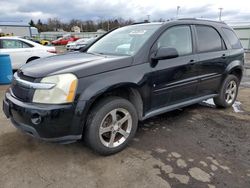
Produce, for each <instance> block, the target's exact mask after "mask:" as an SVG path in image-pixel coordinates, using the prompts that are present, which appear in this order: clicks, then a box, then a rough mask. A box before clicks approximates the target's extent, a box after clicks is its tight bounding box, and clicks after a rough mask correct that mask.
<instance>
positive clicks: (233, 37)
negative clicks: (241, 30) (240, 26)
mask: <svg viewBox="0 0 250 188" xmlns="http://www.w3.org/2000/svg"><path fill="white" fill-rule="evenodd" d="M222 30H223V31H224V33H225V35H226V36H227V38H228V40H229V42H230V45H231V47H232V48H233V49H239V48H242V46H241V43H240V41H239V39H238V37H237V36H236V34H235V33H234V32H233V31H232V30H230V29H226V28H222Z"/></svg>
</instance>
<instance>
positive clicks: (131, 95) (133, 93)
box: [78, 83, 143, 132]
mask: <svg viewBox="0 0 250 188" xmlns="http://www.w3.org/2000/svg"><path fill="white" fill-rule="evenodd" d="M83 95H84V93H83V94H82V95H81V96H80V97H79V99H80V101H82V100H85V101H86V104H85V105H84V109H83V112H82V116H81V119H82V121H81V122H82V125H83V126H82V132H83V131H84V129H85V124H86V121H87V118H88V114H89V112H90V111H91V110H92V109H93V107H94V106H95V105H96V104H97V103H98V102H99V101H100V100H102V99H103V98H104V97H108V96H117V97H121V98H125V99H127V100H128V101H130V102H131V103H132V104H133V105H134V107H135V109H136V111H137V115H138V119H139V120H142V119H143V99H142V95H141V93H140V91H139V88H138V86H137V85H136V84H133V83H123V84H117V85H112V86H110V87H107V88H105V89H101V90H99V91H97V92H95V93H94V94H93V95H92V96H91V97H90V98H88V99H86V98H83ZM78 103H79V102H78ZM79 104H80V103H79Z"/></svg>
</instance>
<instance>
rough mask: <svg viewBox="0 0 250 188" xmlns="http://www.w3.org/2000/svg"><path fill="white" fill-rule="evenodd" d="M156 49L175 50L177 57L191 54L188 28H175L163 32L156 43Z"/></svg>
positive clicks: (190, 39) (190, 38)
mask: <svg viewBox="0 0 250 188" xmlns="http://www.w3.org/2000/svg"><path fill="white" fill-rule="evenodd" d="M157 45H158V48H160V47H167V48H175V49H176V50H177V52H178V54H179V55H187V54H191V53H192V37H191V31H190V27H189V26H175V27H171V28H170V29H168V30H167V31H165V32H164V33H163V34H162V35H161V36H160V38H159V39H158V42H157Z"/></svg>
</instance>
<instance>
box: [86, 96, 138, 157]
mask: <svg viewBox="0 0 250 188" xmlns="http://www.w3.org/2000/svg"><path fill="white" fill-rule="evenodd" d="M137 124H138V117H137V112H136V109H135V107H134V106H133V105H132V104H131V103H130V102H129V101H128V100H126V99H123V98H120V97H108V98H106V99H104V100H101V101H100V102H99V103H98V104H97V105H95V107H94V108H93V109H92V110H91V112H90V115H89V117H88V120H87V123H86V129H85V133H84V140H85V142H86V143H87V144H88V146H89V147H90V148H91V149H93V150H94V151H95V152H97V153H99V154H101V155H111V154H114V153H117V152H119V151H121V150H123V149H124V148H125V147H126V146H127V144H128V143H129V141H131V139H132V138H133V137H134V135H135V133H136V130H137Z"/></svg>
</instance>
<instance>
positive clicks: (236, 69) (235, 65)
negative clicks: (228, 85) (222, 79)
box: [226, 60, 244, 80]
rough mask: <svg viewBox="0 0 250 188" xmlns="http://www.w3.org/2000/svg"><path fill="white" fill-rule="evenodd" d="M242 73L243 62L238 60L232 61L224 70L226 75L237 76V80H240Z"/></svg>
mask: <svg viewBox="0 0 250 188" xmlns="http://www.w3.org/2000/svg"><path fill="white" fill-rule="evenodd" d="M243 71H244V66H243V62H242V61H239V60H236V61H232V62H231V63H230V64H229V65H228V66H227V68H226V73H227V75H229V74H233V75H235V76H237V77H238V78H239V80H241V79H242V76H243Z"/></svg>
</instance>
